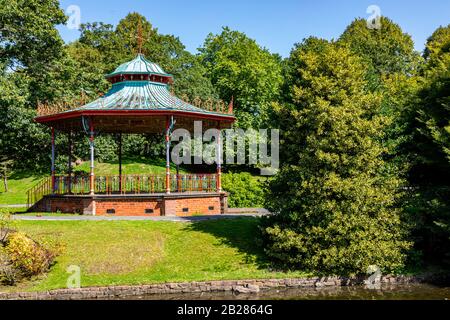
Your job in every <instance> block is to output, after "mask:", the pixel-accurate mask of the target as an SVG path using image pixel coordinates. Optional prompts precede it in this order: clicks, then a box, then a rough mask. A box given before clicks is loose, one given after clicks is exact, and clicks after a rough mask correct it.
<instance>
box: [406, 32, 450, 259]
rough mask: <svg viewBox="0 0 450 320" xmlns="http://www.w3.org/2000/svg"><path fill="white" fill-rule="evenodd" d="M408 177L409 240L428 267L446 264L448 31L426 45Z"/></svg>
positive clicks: (449, 225)
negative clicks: (412, 193)
mask: <svg viewBox="0 0 450 320" xmlns="http://www.w3.org/2000/svg"><path fill="white" fill-rule="evenodd" d="M424 59H425V61H426V64H425V67H424V70H423V72H422V77H423V79H424V84H423V87H422V89H421V91H420V94H419V99H420V100H419V102H418V104H417V106H418V108H417V114H416V121H415V122H414V125H415V129H416V131H415V134H414V139H413V141H412V143H411V145H410V149H411V150H412V154H414V155H415V158H416V161H415V163H414V165H413V167H412V168H411V171H410V175H411V179H412V181H413V182H414V184H415V185H417V186H418V187H419V188H418V189H417V192H416V198H415V199H414V200H415V201H414V202H413V206H412V209H411V212H412V214H414V215H413V217H414V220H415V221H416V224H415V233H414V235H415V237H416V242H417V245H418V247H419V248H420V249H422V250H423V252H424V254H425V257H426V259H427V260H428V261H435V262H439V263H442V262H446V263H447V264H449V263H450V250H449V248H450V214H449V212H450V182H449V181H450V25H449V26H446V27H440V28H438V29H437V30H436V31H435V32H434V33H433V34H432V36H431V37H430V38H429V39H428V41H427V44H426V49H425V52H424Z"/></svg>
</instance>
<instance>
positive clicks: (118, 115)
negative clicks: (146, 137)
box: [35, 54, 235, 133]
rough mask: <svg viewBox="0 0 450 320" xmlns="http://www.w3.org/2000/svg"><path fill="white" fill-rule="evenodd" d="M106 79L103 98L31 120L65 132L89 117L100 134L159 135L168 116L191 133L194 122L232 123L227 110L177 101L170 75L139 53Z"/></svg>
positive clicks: (210, 123) (227, 124)
mask: <svg viewBox="0 0 450 320" xmlns="http://www.w3.org/2000/svg"><path fill="white" fill-rule="evenodd" d="M106 77H107V79H108V80H109V81H110V82H111V83H112V87H111V89H110V90H109V91H108V92H107V93H106V94H105V95H104V96H102V97H100V98H98V99H96V100H94V101H92V102H90V103H88V104H86V105H83V106H81V107H78V108H74V109H71V110H68V111H64V112H59V113H56V114H50V115H45V116H40V117H37V118H36V119H35V120H36V121H37V122H39V123H43V124H46V125H48V126H51V127H54V128H56V129H59V130H63V131H67V130H75V129H80V128H82V118H83V117H89V118H90V119H91V120H92V121H94V123H96V127H97V128H98V129H99V130H100V131H104V132H128V133H152V132H155V133H156V132H161V130H162V129H161V128H164V127H165V123H166V121H167V117H171V116H174V117H175V118H176V119H175V120H176V121H177V124H178V125H177V126H178V127H183V128H186V129H188V130H192V128H193V121H195V120H201V121H203V122H205V124H206V126H204V127H205V129H207V128H208V127H217V123H220V126H221V127H222V128H226V127H229V126H231V124H232V123H233V122H234V121H235V117H234V116H233V115H232V114H231V112H232V111H231V110H228V111H225V110H215V111H212V110H205V109H202V108H199V107H196V106H193V105H191V104H189V103H187V102H184V101H182V100H181V99H179V98H177V97H176V96H175V95H173V94H172V93H171V92H170V87H169V84H170V83H172V76H171V75H169V74H167V73H165V72H164V70H163V69H162V68H161V67H160V66H158V65H157V64H155V63H152V62H150V61H148V60H147V59H145V58H144V56H143V55H141V54H139V55H138V56H137V57H136V58H135V59H134V60H132V61H130V62H127V63H124V64H122V65H121V66H119V67H118V68H117V69H116V70H115V71H114V72H113V73H111V74H109V75H107V76H106ZM225 112H227V113H225ZM208 124H209V125H208Z"/></svg>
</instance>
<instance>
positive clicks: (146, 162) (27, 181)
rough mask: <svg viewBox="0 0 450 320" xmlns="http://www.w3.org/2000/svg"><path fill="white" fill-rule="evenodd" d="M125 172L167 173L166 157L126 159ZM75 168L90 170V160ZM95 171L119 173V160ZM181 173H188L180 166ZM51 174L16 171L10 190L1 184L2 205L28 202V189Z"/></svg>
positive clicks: (0, 197)
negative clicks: (6, 190)
mask: <svg viewBox="0 0 450 320" xmlns="http://www.w3.org/2000/svg"><path fill="white" fill-rule="evenodd" d="M122 169H123V174H165V173H166V163H165V160H164V159H146V158H145V157H136V158H132V159H124V160H123V162H122ZM74 170H78V171H85V172H89V162H84V163H83V164H81V165H79V166H77V167H75V168H74ZM171 170H172V172H176V166H175V165H173V164H172V168H171ZM95 173H96V174H97V175H118V174H119V164H118V162H111V163H99V162H97V161H96V162H95ZM180 173H183V174H184V173H187V172H186V171H185V170H183V169H182V168H180ZM46 176H49V174H48V175H43V174H33V173H26V172H21V173H14V174H12V175H11V177H10V178H9V179H8V187H9V190H8V192H6V193H5V192H4V189H3V183H1V184H0V205H2V204H26V203H27V191H28V190H29V189H30V188H32V187H34V186H35V185H36V184H37V183H38V182H39V181H40V180H41V179H43V178H44V177H46Z"/></svg>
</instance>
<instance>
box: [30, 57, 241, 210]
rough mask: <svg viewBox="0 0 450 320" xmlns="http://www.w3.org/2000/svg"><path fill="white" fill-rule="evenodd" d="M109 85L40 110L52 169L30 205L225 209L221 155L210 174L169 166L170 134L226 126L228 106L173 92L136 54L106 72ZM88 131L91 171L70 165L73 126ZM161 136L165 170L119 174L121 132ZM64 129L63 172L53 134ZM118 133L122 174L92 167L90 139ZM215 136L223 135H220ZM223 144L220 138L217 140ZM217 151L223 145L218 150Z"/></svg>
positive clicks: (163, 76)
mask: <svg viewBox="0 0 450 320" xmlns="http://www.w3.org/2000/svg"><path fill="white" fill-rule="evenodd" d="M106 77H107V79H108V80H109V81H110V82H111V83H112V87H111V89H110V90H109V92H107V93H106V94H105V95H104V96H102V97H100V98H99V99H97V100H95V101H93V102H91V103H88V104H85V105H83V106H81V107H78V108H74V109H71V110H68V111H64V112H58V113H55V114H48V115H43V116H39V117H37V118H36V119H35V121H37V122H38V123H41V124H43V125H46V126H48V127H50V128H51V132H52V166H51V168H52V169H51V176H49V177H48V178H46V179H44V180H42V181H41V182H40V183H39V184H38V185H36V186H35V187H33V188H32V189H30V190H29V191H28V208H29V209H28V210H29V211H33V212H62V213H78V214H86V215H99V216H104V215H115V216H130V215H131V216H189V215H197V214H198V215H216V214H223V213H225V212H226V210H227V193H226V192H224V191H223V190H222V187H221V161H220V160H219V161H216V173H214V174H174V173H172V172H171V170H170V162H171V159H170V143H171V142H170V135H171V132H173V130H175V129H177V128H183V129H186V130H188V131H189V132H193V131H194V122H196V121H201V124H202V130H203V131H205V130H208V129H218V130H222V129H226V128H230V127H231V126H232V124H233V122H234V121H235V117H234V116H233V114H232V113H233V110H232V105H230V106H229V107H226V108H216V109H214V110H212V108H210V109H209V110H206V109H203V108H200V107H196V106H193V105H191V104H189V103H187V102H185V101H183V100H181V99H179V98H177V97H175V96H174V95H173V94H172V93H171V92H170V85H171V84H172V83H173V77H172V76H171V75H169V74H167V73H165V72H164V71H163V70H162V69H161V67H160V66H158V65H157V64H155V63H152V62H150V61H148V60H147V59H145V58H144V56H143V55H142V54H139V55H138V56H137V57H136V58H135V59H134V60H132V61H130V62H127V63H124V64H122V65H121V66H119V67H118V68H117V69H116V70H115V71H114V72H113V73H111V74H109V75H107V76H106ZM75 132H85V133H86V134H87V135H88V136H89V140H90V144H89V146H90V172H89V174H86V175H75V174H74V173H73V170H72V160H73V159H72V158H73V157H72V151H71V150H72V139H73V133H75ZM161 133H164V136H165V142H166V174H165V175H154V174H139V175H125V174H122V134H161ZM56 134H67V136H68V141H69V145H68V148H67V153H68V155H69V161H68V170H67V174H65V175H59V174H56V172H55V155H56V152H57V151H59V150H56V148H55V136H56ZM98 134H114V135H116V136H117V137H118V142H119V143H118V145H119V148H118V154H119V174H118V175H107V176H99V175H96V174H95V167H94V159H95V138H96V136H97V135H98ZM218 136H219V137H220V135H218ZM216 140H217V143H218V145H219V146H220V139H216ZM219 150H220V149H219Z"/></svg>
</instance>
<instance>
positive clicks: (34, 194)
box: [27, 177, 52, 209]
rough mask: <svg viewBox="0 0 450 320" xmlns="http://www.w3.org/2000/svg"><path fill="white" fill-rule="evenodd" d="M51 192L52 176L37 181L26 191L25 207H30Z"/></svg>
mask: <svg viewBox="0 0 450 320" xmlns="http://www.w3.org/2000/svg"><path fill="white" fill-rule="evenodd" d="M51 193H52V178H51V177H47V178H45V179H42V180H41V181H39V183H38V184H37V185H35V186H34V187H33V188H31V189H30V190H28V191H27V207H28V209H29V208H31V206H33V205H34V204H35V203H37V202H38V201H39V200H41V199H42V198H43V197H44V196H46V195H49V194H51Z"/></svg>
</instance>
